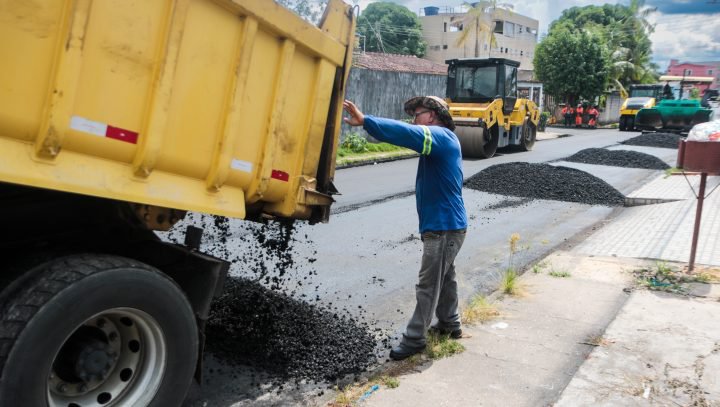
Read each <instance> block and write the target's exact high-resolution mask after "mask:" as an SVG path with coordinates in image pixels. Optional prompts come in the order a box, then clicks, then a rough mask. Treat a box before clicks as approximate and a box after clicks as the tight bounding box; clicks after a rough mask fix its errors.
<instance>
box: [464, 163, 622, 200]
mask: <svg viewBox="0 0 720 407" xmlns="http://www.w3.org/2000/svg"><path fill="white" fill-rule="evenodd" d="M464 185H465V187H467V188H472V189H476V190H478V191H484V192H490V193H493V194H498V195H507V196H519V197H525V198H533V199H549V200H554V201H564V202H578V203H584V204H588V205H605V206H622V205H624V204H625V196H623V194H621V193H620V192H619V191H618V190H616V189H615V188H613V187H612V186H610V185H609V184H608V183H606V182H605V181H603V180H601V179H600V178H597V177H595V176H593V175H590V174H588V173H586V172H584V171H580V170H576V169H574V168H568V167H556V166H552V165H548V164H531V163H523V162H514V163H506V164H498V165H493V166H491V167H488V168H486V169H484V170H482V171H480V172H479V173H477V174H475V175H473V176H472V177H470V178H468V179H467V180H466V181H465V184H464Z"/></svg>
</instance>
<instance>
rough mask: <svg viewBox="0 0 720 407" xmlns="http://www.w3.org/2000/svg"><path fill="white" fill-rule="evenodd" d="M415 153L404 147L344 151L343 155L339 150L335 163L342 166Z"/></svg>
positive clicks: (413, 154)
mask: <svg viewBox="0 0 720 407" xmlns="http://www.w3.org/2000/svg"><path fill="white" fill-rule="evenodd" d="M393 147H394V146H393ZM415 155H417V153H416V152H415V151H413V150H409V149H406V148H402V147H398V150H393V151H384V152H366V153H348V152H345V153H343V155H340V151H338V155H337V158H336V160H335V165H337V166H341V165H349V164H353V163H356V162H366V161H372V160H382V159H388V158H395V157H406V156H415Z"/></svg>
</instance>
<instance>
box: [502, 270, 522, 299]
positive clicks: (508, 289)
mask: <svg viewBox="0 0 720 407" xmlns="http://www.w3.org/2000/svg"><path fill="white" fill-rule="evenodd" d="M500 291H501V292H502V293H503V294H508V295H519V294H520V282H519V281H518V274H517V272H516V271H515V270H514V269H513V268H507V269H505V271H504V272H503V275H502V279H501V280H500Z"/></svg>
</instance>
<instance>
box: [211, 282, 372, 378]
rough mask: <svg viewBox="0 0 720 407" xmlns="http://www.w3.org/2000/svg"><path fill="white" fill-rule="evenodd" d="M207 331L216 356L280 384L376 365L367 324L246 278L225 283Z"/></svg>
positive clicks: (347, 373)
mask: <svg viewBox="0 0 720 407" xmlns="http://www.w3.org/2000/svg"><path fill="white" fill-rule="evenodd" d="M206 332H207V345H208V349H209V350H210V351H211V352H213V353H214V354H215V355H216V356H219V357H222V358H223V359H225V360H227V361H229V362H232V363H236V364H244V365H251V366H254V367H259V368H262V369H263V370H265V371H266V373H270V374H272V375H274V376H275V377H277V378H278V381H277V382H276V384H279V385H281V383H282V382H283V381H286V380H288V379H295V380H304V381H307V382H316V383H318V382H323V381H335V380H338V379H342V378H343V377H345V376H346V375H349V374H359V373H362V372H364V371H366V369H367V368H368V367H370V366H371V365H372V364H373V363H375V361H376V357H375V348H376V341H375V337H374V336H373V335H372V334H371V333H370V332H371V329H370V327H369V326H368V325H367V324H366V323H363V322H360V321H358V320H356V319H355V318H353V317H352V316H350V315H349V314H348V313H346V312H341V311H338V310H333V309H331V308H330V307H329V306H325V305H322V304H310V303H308V302H306V301H301V300H297V299H294V298H292V297H289V296H287V295H285V294H282V293H278V292H276V291H273V290H269V289H267V288H265V287H264V286H262V285H260V284H259V283H257V282H253V281H249V280H246V279H240V278H230V279H228V280H227V281H226V282H225V289H224V291H223V294H222V295H221V296H220V297H219V298H218V299H216V300H215V302H214V303H213V307H212V310H211V313H210V319H209V320H208V325H207V330H206Z"/></svg>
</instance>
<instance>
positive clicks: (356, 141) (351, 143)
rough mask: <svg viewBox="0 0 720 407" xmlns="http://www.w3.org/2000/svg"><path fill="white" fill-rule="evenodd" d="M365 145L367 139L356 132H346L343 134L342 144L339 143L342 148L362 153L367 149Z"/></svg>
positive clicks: (366, 144)
mask: <svg viewBox="0 0 720 407" xmlns="http://www.w3.org/2000/svg"><path fill="white" fill-rule="evenodd" d="M367 146H368V141H367V139H366V138H365V137H363V136H361V135H359V134H358V133H350V134H348V135H347V136H345V140H343V142H342V144H340V147H341V148H342V149H344V150H349V151H351V152H353V153H364V152H366V151H368V148H367Z"/></svg>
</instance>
